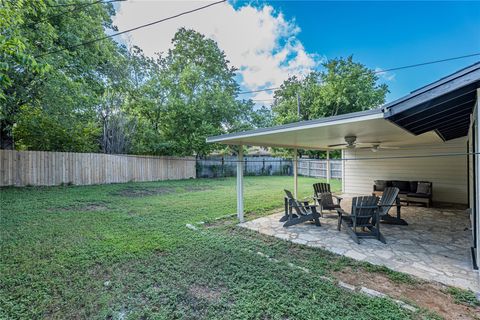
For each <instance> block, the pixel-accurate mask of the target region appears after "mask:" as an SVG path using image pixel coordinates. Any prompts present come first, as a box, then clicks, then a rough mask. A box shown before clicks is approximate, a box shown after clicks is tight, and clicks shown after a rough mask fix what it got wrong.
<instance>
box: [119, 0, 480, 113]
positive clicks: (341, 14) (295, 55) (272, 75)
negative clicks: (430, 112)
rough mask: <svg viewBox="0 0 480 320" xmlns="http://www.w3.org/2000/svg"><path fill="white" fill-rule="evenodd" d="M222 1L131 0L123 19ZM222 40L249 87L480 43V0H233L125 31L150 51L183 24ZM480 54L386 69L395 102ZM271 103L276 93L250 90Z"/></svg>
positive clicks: (428, 56)
mask: <svg viewBox="0 0 480 320" xmlns="http://www.w3.org/2000/svg"><path fill="white" fill-rule="evenodd" d="M208 2H210V3H211V2H213V0H201V1H187V0H185V1H168V0H162V1H146V0H143V1H142V0H138V1H124V2H119V3H118V4H117V5H116V8H117V15H116V16H115V17H114V23H115V24H116V25H117V26H118V27H119V30H120V31H122V30H126V29H128V28H131V27H135V26H138V25H141V24H144V23H146V22H151V21H155V20H157V19H160V18H165V17H168V16H172V15H175V14H178V13H180V12H184V11H187V10H191V9H194V8H198V7H200V6H203V5H205V4H206V3H208ZM181 27H185V28H191V29H194V30H196V31H198V32H200V33H202V34H204V35H205V36H206V37H209V38H211V39H213V40H215V41H216V42H217V44H218V46H219V47H220V49H222V50H224V52H225V54H226V57H227V59H228V60H229V61H230V65H232V66H234V67H236V68H238V72H237V74H238V76H237V80H238V82H239V84H240V88H241V90H242V91H250V90H257V89H263V88H269V87H277V86H279V85H281V83H282V82H283V81H284V80H285V79H287V78H288V77H289V76H293V75H295V76H300V77H302V76H304V75H305V74H307V73H308V72H310V71H311V70H314V69H318V67H319V65H320V63H321V62H322V60H323V59H330V58H335V57H340V56H342V57H347V56H349V55H353V56H354V59H355V60H356V61H358V62H361V63H363V64H365V65H367V67H369V68H372V69H388V68H394V67H399V66H404V65H410V64H415V63H421V62H426V61H431V60H439V59H444V58H449V57H454V56H460V55H466V54H472V53H476V52H480V2H458V1H457V2H443V1H442V2H432V1H428V2H390V1H385V2H358V1H356V2H341V1H337V2H334V1H328V2H321V1H264V0H255V1H238V0H229V1H228V2H225V3H220V4H218V5H214V6H211V7H209V8H207V9H205V10H202V11H199V12H195V13H193V14H189V15H185V16H182V17H179V18H177V19H174V20H169V21H168V22H165V23H161V24H158V25H155V26H151V27H149V28H143V29H141V30H138V31H135V32H131V33H129V34H127V35H124V36H122V38H121V39H120V40H121V41H122V42H123V43H127V44H129V45H137V46H139V47H141V48H142V49H143V50H144V51H145V53H146V54H147V55H150V56H154V55H155V53H156V52H166V51H167V50H168V49H169V48H170V47H171V39H172V38H173V36H174V34H175V32H176V31H177V30H178V28H181ZM479 60H480V56H477V57H475V58H468V59H462V60H457V61H451V62H444V63H439V64H435V65H430V66H424V67H418V68H413V69H406V70H398V71H393V72H389V73H387V74H383V75H382V76H381V82H384V83H386V84H388V86H389V88H390V91H391V92H390V93H389V94H388V96H387V101H392V100H394V99H396V98H399V97H401V96H403V95H405V94H408V93H409V92H410V91H412V90H415V89H417V88H419V87H421V86H423V85H425V84H428V83H430V82H432V81H435V80H437V79H439V78H441V77H443V76H445V75H448V74H450V73H452V72H454V71H456V70H458V69H461V68H463V67H465V66H467V65H470V64H472V63H474V62H476V61H479ZM241 97H242V98H252V99H255V100H256V101H258V102H257V104H259V105H260V104H267V105H268V104H270V103H271V102H272V92H259V93H255V94H251V95H242V96H241Z"/></svg>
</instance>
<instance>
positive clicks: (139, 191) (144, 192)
mask: <svg viewBox="0 0 480 320" xmlns="http://www.w3.org/2000/svg"><path fill="white" fill-rule="evenodd" d="M210 189H212V188H211V187H209V186H187V187H185V188H177V187H155V188H127V189H123V190H120V191H118V192H116V193H114V194H113V195H116V196H123V197H130V198H136V197H147V196H159V195H166V194H172V193H184V192H196V191H204V190H210Z"/></svg>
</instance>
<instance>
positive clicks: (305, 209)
mask: <svg viewBox="0 0 480 320" xmlns="http://www.w3.org/2000/svg"><path fill="white" fill-rule="evenodd" d="M284 191H285V194H286V195H287V198H288V202H289V206H288V207H289V208H288V214H287V215H286V216H284V217H283V218H282V219H281V220H280V221H282V222H283V221H285V223H284V224H283V227H284V228H286V227H290V226H293V225H295V224H299V223H302V222H306V221H314V222H315V225H317V226H321V224H320V219H319V218H320V214H319V213H318V212H317V209H316V206H315V205H310V204H309V203H308V201H304V202H303V203H302V202H300V201H298V200H297V199H295V198H294V196H293V194H292V193H291V192H290V191H288V190H284ZM293 211H295V213H293Z"/></svg>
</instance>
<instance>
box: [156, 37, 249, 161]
mask: <svg viewBox="0 0 480 320" xmlns="http://www.w3.org/2000/svg"><path fill="white" fill-rule="evenodd" d="M172 44H173V48H172V49H170V50H169V51H168V53H167V55H166V56H165V57H160V58H159V60H160V61H161V62H160V65H161V66H162V70H161V71H160V72H159V74H158V75H157V76H156V77H155V78H154V79H153V80H152V82H151V83H150V86H151V88H153V89H152V90H153V92H154V93H155V94H156V95H157V96H158V97H165V99H160V100H158V101H156V107H158V108H160V109H161V110H162V112H161V115H160V118H159V123H161V131H162V133H163V137H164V138H165V140H167V141H168V142H170V146H171V150H170V152H172V153H175V154H179V155H192V154H196V155H205V154H208V153H209V152H210V151H211V150H213V149H214V148H215V146H213V145H211V144H207V143H206V141H205V139H206V137H208V136H211V135H217V134H222V133H225V132H228V131H229V130H232V129H234V128H238V126H239V124H240V123H242V122H244V121H245V120H247V119H248V118H249V116H250V112H251V108H252V104H251V103H245V102H243V101H237V100H235V96H236V94H237V93H238V90H239V88H238V85H237V83H236V81H235V69H234V68H233V67H230V66H229V61H228V60H227V59H226V57H225V54H224V52H223V51H221V50H220V49H219V48H218V46H217V43H216V42H215V41H213V40H211V39H208V38H205V36H203V35H202V34H200V33H198V32H196V31H194V30H187V29H184V28H181V29H179V30H178V31H177V33H176V34H175V36H174V38H173V40H172Z"/></svg>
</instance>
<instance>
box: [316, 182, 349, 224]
mask: <svg viewBox="0 0 480 320" xmlns="http://www.w3.org/2000/svg"><path fill="white" fill-rule="evenodd" d="M333 198H335V199H336V200H337V203H335V202H334V201H333ZM313 199H314V200H315V201H316V202H317V203H318V205H319V206H320V215H321V216H322V217H323V210H336V209H338V208H341V207H340V201H342V198H341V197H338V196H336V195H333V194H332V192H331V191H330V184H329V183H323V182H319V183H315V184H313Z"/></svg>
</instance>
